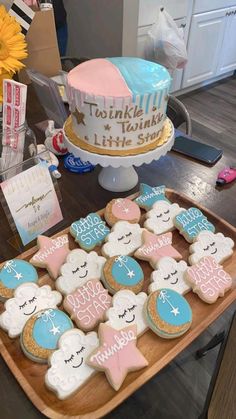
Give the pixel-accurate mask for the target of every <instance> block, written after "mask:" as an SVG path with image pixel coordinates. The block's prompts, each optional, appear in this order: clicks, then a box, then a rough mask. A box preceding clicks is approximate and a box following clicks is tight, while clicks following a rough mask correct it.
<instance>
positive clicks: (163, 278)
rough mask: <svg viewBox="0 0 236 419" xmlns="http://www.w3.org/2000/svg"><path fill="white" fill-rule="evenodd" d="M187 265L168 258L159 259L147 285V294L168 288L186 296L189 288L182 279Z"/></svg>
mask: <svg viewBox="0 0 236 419" xmlns="http://www.w3.org/2000/svg"><path fill="white" fill-rule="evenodd" d="M187 267H188V265H187V263H186V262H184V261H183V260H181V261H180V262H176V260H175V259H173V258H170V257H163V258H161V259H160V260H159V261H158V262H157V264H156V269H157V270H156V271H153V272H152V274H151V281H152V283H151V284H150V285H149V288H148V291H149V293H151V292H153V291H156V290H159V289H161V288H169V289H172V290H174V291H177V292H179V293H180V294H186V292H188V291H190V290H191V287H190V286H189V284H188V283H187V282H186V281H185V279H184V273H185V271H186V269H187Z"/></svg>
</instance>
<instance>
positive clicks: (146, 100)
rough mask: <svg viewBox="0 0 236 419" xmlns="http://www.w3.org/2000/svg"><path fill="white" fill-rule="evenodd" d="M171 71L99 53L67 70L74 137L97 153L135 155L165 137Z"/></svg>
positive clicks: (68, 124) (70, 131)
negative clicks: (101, 55) (103, 55)
mask: <svg viewBox="0 0 236 419" xmlns="http://www.w3.org/2000/svg"><path fill="white" fill-rule="evenodd" d="M170 84H171V77H170V75H169V72H168V71H167V70H166V69H165V68H164V67H162V66H161V65H159V64H156V63H153V62H149V61H146V60H143V59H141V58H133V57H115V58H104V59H103V58H97V59H93V60H89V61H86V62H84V63H82V64H80V65H78V66H77V67H75V68H74V69H73V70H71V71H70V72H69V74H68V100H69V104H70V110H71V117H70V118H69V119H68V120H67V122H66V124H65V132H66V135H67V137H68V138H69V140H70V141H71V142H72V143H73V144H75V145H76V146H78V147H80V148H82V149H85V150H88V151H90V152H93V153H99V154H107V155H117V156H122V155H134V154H140V153H145V152H147V151H149V150H153V149H154V148H156V147H158V146H160V145H162V144H163V143H165V142H166V141H167V140H168V138H170V136H171V131H172V126H171V124H170V121H169V120H168V118H166V108H167V102H168V93H169V89H170Z"/></svg>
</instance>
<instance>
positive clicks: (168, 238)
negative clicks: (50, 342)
mask: <svg viewBox="0 0 236 419" xmlns="http://www.w3.org/2000/svg"><path fill="white" fill-rule="evenodd" d="M142 240H143V245H142V246H141V247H140V248H139V249H138V250H137V251H136V252H135V254H134V256H136V257H137V258H138V259H142V260H147V261H148V262H149V263H150V265H151V266H152V267H153V268H154V269H156V264H157V262H158V260H159V259H160V258H162V257H164V256H169V257H172V258H174V259H176V260H179V259H182V256H181V254H180V253H179V252H178V251H177V250H176V249H175V248H174V247H173V246H172V233H171V232H168V233H165V234H160V235H159V236H157V235H156V234H153V233H150V232H149V231H146V230H145V231H144V232H143V233H142Z"/></svg>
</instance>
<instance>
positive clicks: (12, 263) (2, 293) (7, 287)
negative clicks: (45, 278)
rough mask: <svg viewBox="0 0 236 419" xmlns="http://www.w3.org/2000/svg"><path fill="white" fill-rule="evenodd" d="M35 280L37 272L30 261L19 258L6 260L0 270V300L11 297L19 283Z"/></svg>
mask: <svg viewBox="0 0 236 419" xmlns="http://www.w3.org/2000/svg"><path fill="white" fill-rule="evenodd" d="M37 281H38V273H37V271H36V269H35V267H34V266H33V265H31V263H29V262H26V261H25V260H21V259H12V260H8V261H7V262H5V263H4V265H3V266H2V268H1V270H0V300H2V301H5V300H7V299H8V298H12V297H13V296H14V290H15V289H16V288H17V287H18V286H19V285H22V284H24V283H25V282H37Z"/></svg>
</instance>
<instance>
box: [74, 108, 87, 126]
mask: <svg viewBox="0 0 236 419" xmlns="http://www.w3.org/2000/svg"><path fill="white" fill-rule="evenodd" d="M73 115H74V116H75V118H76V121H77V124H78V125H80V124H83V125H86V124H85V122H84V117H85V115H84V113H83V112H80V111H79V110H78V109H76V110H75V112H74V113H73Z"/></svg>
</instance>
